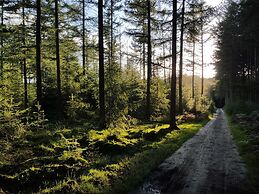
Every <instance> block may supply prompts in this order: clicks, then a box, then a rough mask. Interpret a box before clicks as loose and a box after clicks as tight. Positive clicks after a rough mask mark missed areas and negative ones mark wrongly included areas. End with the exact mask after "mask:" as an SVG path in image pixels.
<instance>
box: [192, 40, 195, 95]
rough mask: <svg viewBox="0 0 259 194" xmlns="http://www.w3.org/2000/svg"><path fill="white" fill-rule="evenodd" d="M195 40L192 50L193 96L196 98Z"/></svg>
mask: <svg viewBox="0 0 259 194" xmlns="http://www.w3.org/2000/svg"><path fill="white" fill-rule="evenodd" d="M194 71H195V40H193V50H192V98H193V99H194V97H195V93H194V90H195V88H194V85H195V83H194V81H195V80H194V75H195V72H194Z"/></svg>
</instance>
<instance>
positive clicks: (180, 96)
mask: <svg viewBox="0 0 259 194" xmlns="http://www.w3.org/2000/svg"><path fill="white" fill-rule="evenodd" d="M182 6H183V7H182V18H181V37H180V65H179V113H180V114H183V46H184V45H183V35H184V15H185V0H183V5H182Z"/></svg>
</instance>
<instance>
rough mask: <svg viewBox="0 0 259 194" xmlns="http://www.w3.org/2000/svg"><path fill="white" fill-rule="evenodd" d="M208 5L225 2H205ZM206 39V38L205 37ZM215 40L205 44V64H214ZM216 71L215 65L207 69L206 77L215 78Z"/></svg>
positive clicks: (213, 22)
mask: <svg viewBox="0 0 259 194" xmlns="http://www.w3.org/2000/svg"><path fill="white" fill-rule="evenodd" d="M205 1H206V3H207V4H208V5H210V6H213V7H215V6H218V5H219V4H220V3H222V2H223V1H224V0H205ZM211 24H212V25H215V24H216V21H215V20H213V21H212V22H211ZM205 38H206V37H205ZM214 43H215V39H213V38H212V39H210V40H209V41H208V42H206V43H205V44H204V62H205V63H206V64H210V63H213V54H214V51H215V44H214ZM215 73H216V72H215V70H214V66H213V65H209V66H207V67H205V72H204V77H206V78H212V77H214V76H215Z"/></svg>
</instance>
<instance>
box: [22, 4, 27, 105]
mask: <svg viewBox="0 0 259 194" xmlns="http://www.w3.org/2000/svg"><path fill="white" fill-rule="evenodd" d="M22 28H23V47H24V50H23V85H24V106H25V107H26V108H27V107H28V89H27V66H26V51H25V48H26V39H25V1H24V0H23V5H22Z"/></svg>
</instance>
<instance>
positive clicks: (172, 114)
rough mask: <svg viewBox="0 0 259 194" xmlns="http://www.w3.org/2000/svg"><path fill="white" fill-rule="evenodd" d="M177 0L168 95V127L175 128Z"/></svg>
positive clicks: (174, 7) (174, 0)
mask: <svg viewBox="0 0 259 194" xmlns="http://www.w3.org/2000/svg"><path fill="white" fill-rule="evenodd" d="M176 42H177V0H173V33H172V75H171V76H172V78H171V95H170V101H171V104H170V129H172V130H174V129H177V126H176V119H175V117H176V110H175V108H176V49H177V45H176Z"/></svg>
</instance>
